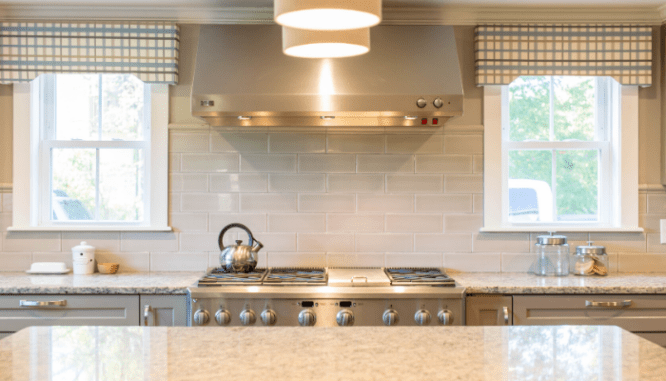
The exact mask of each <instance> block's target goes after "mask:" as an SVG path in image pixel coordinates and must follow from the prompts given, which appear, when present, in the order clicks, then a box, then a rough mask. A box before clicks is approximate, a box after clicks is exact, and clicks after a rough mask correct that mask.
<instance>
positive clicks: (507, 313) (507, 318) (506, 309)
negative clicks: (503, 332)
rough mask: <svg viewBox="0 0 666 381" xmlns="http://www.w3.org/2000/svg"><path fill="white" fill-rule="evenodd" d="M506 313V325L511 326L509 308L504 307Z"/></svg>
mask: <svg viewBox="0 0 666 381" xmlns="http://www.w3.org/2000/svg"><path fill="white" fill-rule="evenodd" d="M502 310H503V311H504V325H509V307H502Z"/></svg>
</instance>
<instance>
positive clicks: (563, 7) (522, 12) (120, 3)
mask: <svg viewBox="0 0 666 381" xmlns="http://www.w3.org/2000/svg"><path fill="white" fill-rule="evenodd" d="M383 5H384V11H383V21H382V22H383V23H384V24H393V25H478V24H487V23H591V24H594V23H604V24H608V23H631V24H641V25H659V24H664V23H666V0H383ZM272 6H273V0H0V20H22V21H25V20H71V21H73V20H85V21H90V20H119V21H121V20H127V21H145V20H153V21H175V22H178V23H181V24H268V23H272V22H273V9H272Z"/></svg>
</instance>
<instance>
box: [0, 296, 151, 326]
mask: <svg viewBox="0 0 666 381" xmlns="http://www.w3.org/2000/svg"><path fill="white" fill-rule="evenodd" d="M138 302H139V297H138V295H6V296H0V332H16V331H18V330H21V329H23V328H25V327H30V326H35V325H115V326H128V325H134V326H135V325H138V323H139V303H138Z"/></svg>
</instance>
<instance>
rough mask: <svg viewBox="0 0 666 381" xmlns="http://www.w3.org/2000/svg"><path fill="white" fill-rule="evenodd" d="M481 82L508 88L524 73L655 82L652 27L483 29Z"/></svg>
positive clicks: (479, 39)
mask: <svg viewBox="0 0 666 381" xmlns="http://www.w3.org/2000/svg"><path fill="white" fill-rule="evenodd" d="M475 47H476V84H477V85H478V86H484V85H506V84H509V83H511V82H512V81H513V80H514V79H516V78H517V77H519V76H521V75H530V76H536V75H581V76H610V77H613V78H615V79H616V80H617V81H618V82H620V83H621V84H623V85H641V86H649V85H651V84H652V27H650V26H625V25H479V26H477V27H476V37H475Z"/></svg>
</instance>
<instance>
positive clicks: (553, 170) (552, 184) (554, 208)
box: [550, 149, 557, 222]
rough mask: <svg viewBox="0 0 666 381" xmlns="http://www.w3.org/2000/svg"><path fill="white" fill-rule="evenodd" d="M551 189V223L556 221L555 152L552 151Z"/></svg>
mask: <svg viewBox="0 0 666 381" xmlns="http://www.w3.org/2000/svg"><path fill="white" fill-rule="evenodd" d="M550 152H551V158H552V159H551V160H552V161H553V162H552V163H551V175H550V176H551V179H550V181H551V188H552V189H553V222H556V221H557V173H556V171H557V151H556V150H555V149H552V150H551V151H550Z"/></svg>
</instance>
